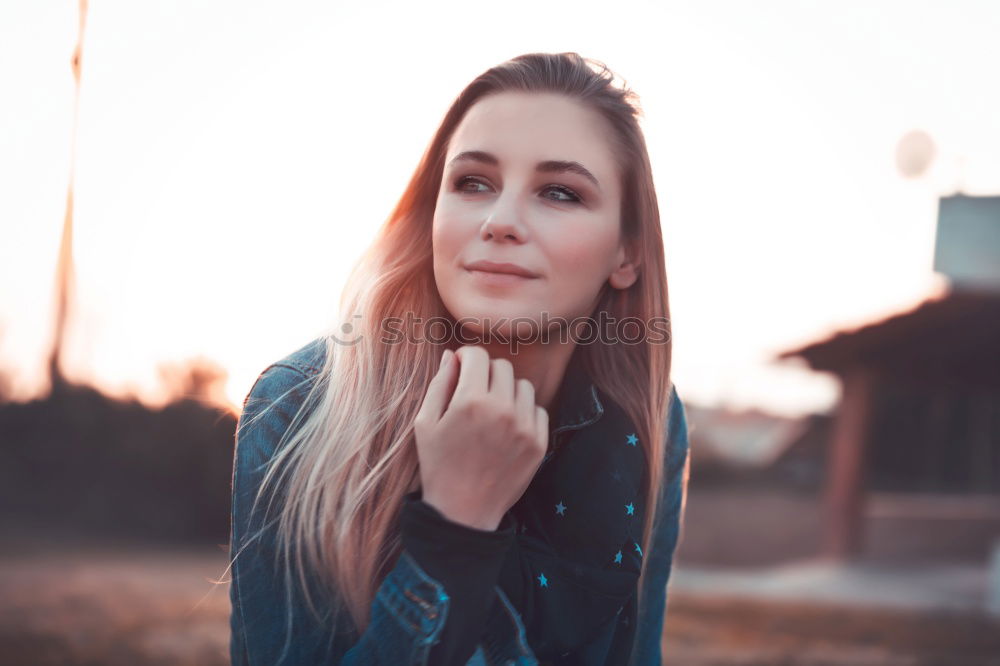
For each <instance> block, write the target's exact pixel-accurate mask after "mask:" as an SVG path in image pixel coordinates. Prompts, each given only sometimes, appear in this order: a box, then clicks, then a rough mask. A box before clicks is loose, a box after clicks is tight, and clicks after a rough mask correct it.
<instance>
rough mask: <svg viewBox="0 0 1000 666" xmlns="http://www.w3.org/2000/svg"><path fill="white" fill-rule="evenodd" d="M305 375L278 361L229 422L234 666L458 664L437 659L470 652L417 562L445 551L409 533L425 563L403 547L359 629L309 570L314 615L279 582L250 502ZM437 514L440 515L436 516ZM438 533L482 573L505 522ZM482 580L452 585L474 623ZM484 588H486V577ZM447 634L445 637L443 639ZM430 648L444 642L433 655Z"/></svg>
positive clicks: (444, 599)
mask: <svg viewBox="0 0 1000 666" xmlns="http://www.w3.org/2000/svg"><path fill="white" fill-rule="evenodd" d="M309 380H310V377H309V376H308V375H307V374H306V373H304V372H303V371H302V370H300V369H298V368H296V367H294V366H291V365H283V364H280V363H279V364H273V365H271V366H269V367H268V368H267V369H265V371H264V372H263V373H261V375H260V376H259V377H258V379H257V381H256V382H255V384H254V386H253V388H252V389H251V391H250V393H249V395H248V396H247V398H246V400H245V401H244V406H243V411H242V413H241V415H240V419H239V423H238V425H237V433H236V451H235V456H234V464H233V482H232V484H233V493H232V500H233V502H232V521H231V535H230V558H231V561H232V562H233V564H232V583H231V586H230V601H231V605H232V610H231V615H230V625H231V636H230V657H231V663H232V666H276V665H279V664H294V665H296V666H319V665H320V664H323V665H340V666H360V665H361V664H367V665H371V666H380V665H386V666H387V665H389V664H392V665H397V664H421V665H425V666H432V665H433V666H437V665H438V664H442V665H443V664H445V663H447V664H448V666H452V663H456V664H457V663H459V662H458V661H454V662H445V661H443V660H444V659H445V658H446V657H445V656H444V655H452V656H451V657H448V658H452V659H458V658H459V657H461V656H467V655H465V653H466V652H467V651H468V644H467V643H468V641H460V640H458V639H461V638H462V636H459V635H457V634H454V632H452V633H444V630H445V627H446V623H447V620H448V616H449V611H450V609H451V608H452V607H453V606H452V604H453V599H452V598H451V594H450V591H448V590H446V588H445V585H444V584H443V583H442V582H439V580H438V579H436V578H435V577H432V576H431V575H429V574H428V573H427V571H426V570H425V569H424V566H428V567H429V568H433V569H435V570H436V571H442V570H444V568H445V567H446V566H447V564H448V562H449V561H450V560H448V558H447V557H445V556H444V554H443V553H440V552H439V553H437V554H435V553H434V551H433V549H431V548H429V547H427V545H426V543H424V542H422V541H419V540H414V539H411V540H410V541H411V546H413V545H414V544H418V543H423V547H422V548H421V546H420V545H416V546H415V547H416V548H417V550H418V551H419V552H417V553H415V554H417V555H419V556H420V557H421V558H422V559H423V560H424V562H423V566H422V565H421V564H419V563H418V562H417V560H416V559H415V557H414V553H410V552H409V551H408V550H406V548H405V547H404V549H403V551H402V553H401V555H400V557H399V558H398V560H397V562H396V564H395V565H394V567H393V568H392V569H390V571H389V572H388V574H387V575H386V577H385V578H384V580H383V582H382V584H381V585H380V586H379V588H378V589H377V591H376V594H375V598H374V600H373V602H372V608H371V616H370V621H369V624H368V627H367V628H366V630H365V631H364V632H363V633H362V634H361V635H358V632H357V630H356V628H355V627H354V625H353V622H352V621H351V619H350V616H349V615H348V614H347V613H346V611H345V612H341V613H339V614H337V615H336V616H335V617H334V616H333V614H332V605H331V604H330V603H328V602H327V600H328V596H326V595H327V594H328V593H326V592H325V591H324V590H322V589H321V587H320V585H319V583H318V580H317V579H316V577H315V576H308V575H307V585H306V588H307V589H308V590H309V592H310V593H311V598H312V600H313V602H314V604H315V605H316V607H317V610H318V611H319V618H317V617H316V616H315V615H314V614H313V613H312V612H311V611H310V609H309V608H308V606H307V605H306V599H305V596H304V594H303V591H302V587H301V586H300V585H299V583H298V581H297V580H295V579H292V580H289V579H286V576H285V575H284V574H283V572H282V569H281V568H280V567H278V562H279V557H280V556H281V554H280V553H279V552H278V550H279V549H278V546H277V540H276V529H275V514H274V513H273V512H268V511H266V510H265V509H266V507H267V497H266V496H264V499H262V500H261V503H260V504H258V506H257V507H256V508H255V507H254V506H253V503H254V497H255V495H256V493H257V490H258V488H259V487H260V484H261V482H262V480H263V477H264V473H265V472H266V468H267V463H268V462H269V461H270V460H271V459H272V457H273V456H274V454H275V452H276V448H277V445H278V443H279V441H280V440H281V437H282V434H283V433H284V431H285V430H286V428H287V427H288V426H289V424H291V423H292V420H293V418H294V417H295V415H296V412H297V411H298V409H299V406H300V405H301V404H302V403H303V402H304V400H305V397H306V394H307V392H308V386H307V384H308V382H309ZM276 499H280V498H276ZM414 508H417V507H411V508H410V511H411V512H412V511H413V509H414ZM428 508H430V507H429V506H428ZM404 513H406V510H404ZM424 519H433V516H427V515H423V516H422V517H421V516H419V515H416V514H415V513H411V514H410V515H409V520H410V521H411V524H417V523H419V521H420V520H424ZM440 520H441V521H444V519H443V517H442V518H440ZM501 527H504V524H502V525H501ZM454 528H462V529H457V530H456V529H454ZM449 529H450V530H451V531H449ZM436 533H446V534H450V538H452V540H454V541H456V542H457V541H461V540H462V539H466V542H467V544H468V545H469V546H470V548H472V549H473V551H474V552H475V553H478V554H479V555H481V556H483V560H482V564H481V565H480V566H479V568H478V569H476V570H477V571H479V572H480V573H481V572H483V571H485V570H488V569H490V567H498V566H499V565H498V564H497V563H496V559H497V557H498V553H499V557H502V553H503V550H504V549H505V547H506V544H507V543H508V542H509V539H510V538H511V535H512V529H511V528H510V527H509V526H507V531H506V532H503V531H502V530H501V531H498V532H496V533H489V532H483V531H480V530H471V528H469V529H468V530H466V529H465V528H464V526H457V525H453V524H449V525H443V523H438V525H437V532H436ZM463 561H464V562H466V563H468V562H470V561H471V558H470V557H468V556H466V558H465V559H464V560H463ZM452 563H453V561H452ZM442 565H445V567H443V566H442ZM470 571H472V569H471V568H470V569H468V570H466V572H465V575H466V576H467V575H468V574H469V572H470ZM442 577H443V578H444V576H442ZM449 580H455V577H454V576H453V577H451V578H449ZM480 587H481V586H476V585H472V586H470V587H468V588H467V589H463V590H456V593H458V594H461V595H462V602H463V603H462V604H461V606H462V607H463V608H465V609H466V610H467V611H469V612H470V613H471V617H473V618H475V620H474V621H475V622H479V621H480V620H479V617H480V615H481V611H480V610H479V608H480V606H481V604H482V603H485V601H484V600H482V599H480V597H481V596H482V595H483V591H482V590H481V589H480ZM489 587H490V590H491V591H492V584H490V586H489ZM467 597H468V600H467ZM490 599H491V600H492V599H493V597H492V595H491V596H490ZM456 626H458V625H457V624H456ZM449 636H451V642H445V641H443V640H442V639H443V638H447V637H449ZM435 646H442V647H439V648H438V649H436V650H435V651H434V652H432V648H434V647H435ZM454 655H459V656H454ZM461 663H464V662H461Z"/></svg>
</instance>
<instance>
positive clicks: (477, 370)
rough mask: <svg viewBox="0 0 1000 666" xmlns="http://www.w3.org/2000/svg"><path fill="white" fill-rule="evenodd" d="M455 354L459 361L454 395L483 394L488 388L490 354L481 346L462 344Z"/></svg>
mask: <svg viewBox="0 0 1000 666" xmlns="http://www.w3.org/2000/svg"><path fill="white" fill-rule="evenodd" d="M455 355H456V356H457V358H458V361H459V366H460V367H459V374H458V385H457V386H456V387H455V395H456V396H459V395H460V396H463V397H466V398H467V397H469V396H473V395H483V394H485V393H486V392H487V391H488V390H489V381H490V355H489V353H488V352H487V351H486V349H485V348H483V347H478V346H473V345H464V346H462V347H459V348H458V351H456V352H455Z"/></svg>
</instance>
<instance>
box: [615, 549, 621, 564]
mask: <svg viewBox="0 0 1000 666" xmlns="http://www.w3.org/2000/svg"><path fill="white" fill-rule="evenodd" d="M621 563H622V551H620V550H619V551H618V552H617V553H615V564H621Z"/></svg>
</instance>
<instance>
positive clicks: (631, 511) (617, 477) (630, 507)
mask: <svg viewBox="0 0 1000 666" xmlns="http://www.w3.org/2000/svg"><path fill="white" fill-rule="evenodd" d="M624 437H625V442H626V444H627V445H628V446H638V443H639V438H638V437H637V436H636V433H634V432H633V433H626V434H625V435H624ZM623 463H625V461H620V462H618V463H617V464H613V465H609V466H610V467H611V469H610V470H609V472H608V473H609V475H610V476H611V478H612V479H613V480H614V482H615V483H617V484H622V483H623V482H624V481H625V475H624V474H623V473H622V464H623ZM630 478H631V477H630ZM620 487H621V486H620ZM549 506H552V507H554V508H555V511H554V514H555V515H556V516H563V517H565V516H567V513H566V510H567V509H568V508H569V507H568V506H566V504H565V502H564V501H563V500H562V499H560V500H559V502H558V503H557V504H550V505H549ZM618 506H624V507H625V515H626V516H635V515H637V514H636V508H637V507H636V504H635V501H634V500H633V501H631V502H629V503H628V504H625V505H622V504H619V505H618ZM550 515H552V514H550ZM574 517H575V518H577V519H579V518H580V516H579V515H578V514H574ZM565 520H569V518H565ZM564 524H567V525H568V524H569V523H564ZM633 529H634V522H633V521H632V520H626V521H625V522H624V523H623V524H622V530H623V532H624V534H625V535H627V536H626V537H625V538H626V539H628V540H629V541H632V542H633V544H634V548H635V552H636V553H637V555H638V556H639V557H642V549H641V547H640V546H639V544H638V542H636V541H634V540H633V539H631V538H630V537H632V536H633V532H632V530H633ZM526 530H527V525H526V524H525V523H522V524H521V526H520V531H521V532H522V533H524V532H525V531H526ZM625 543H628V541H626V542H625ZM624 550H630V549H627V548H625V547H624V546H623V547H622V548H618V549H617V552H615V553H614V554H613V556H612V563H613V564H614V565H615V566H616V567H617V568H618V569H619V570H620V569H621V568H622V567H624V566H625V564H626V556H625V553H624V552H623V551H624ZM629 566H630V567H631V566H635V565H634V564H633V563H632V560H629ZM576 575H577V576H579V575H581V574H580V567H579V566H578V567H577V572H576ZM535 579H536V580H537V581H538V586H539V587H544V588H548V587H549V578H548V577H547V576H546V575H545V574H544V573H542V572H538V574H537V575H536V577H535ZM624 620H625V621H627V618H625V619H624Z"/></svg>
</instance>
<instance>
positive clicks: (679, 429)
mask: <svg viewBox="0 0 1000 666" xmlns="http://www.w3.org/2000/svg"><path fill="white" fill-rule="evenodd" d="M672 394H673V395H672V400H671V403H670V416H669V418H668V421H667V452H666V455H667V460H666V466H665V468H664V469H665V476H664V483H663V486H662V491H661V492H662V494H661V499H660V509H659V511H658V512H657V517H656V520H655V522H654V524H653V536H652V539H651V544H652V545H651V547H650V552H649V558H650V561H649V564H648V565H647V569H646V578H645V580H644V582H643V599H642V605H641V606H640V608H639V616H638V621H637V625H638V626H637V635H636V639H635V640H636V642H635V650H634V652H633V654H632V658H631V661H630V662H629V663H630V664H634V665H635V666H653V665H655V666H659V664H660V663H661V654H660V643H661V641H662V638H663V621H664V614H665V612H666V604H667V583H668V581H669V579H670V571H671V568H672V562H673V557H674V552H675V550H676V548H677V542H678V539H679V537H680V533H681V527H682V524H683V520H684V505H685V500H686V497H687V480H688V473H689V469H690V455H689V450H690V443H689V441H688V426H687V416H686V414H685V412H684V405H683V403H682V402H681V399H680V398H679V397H678V396H677V389H676V387H675V388H674V389H673V391H672Z"/></svg>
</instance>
